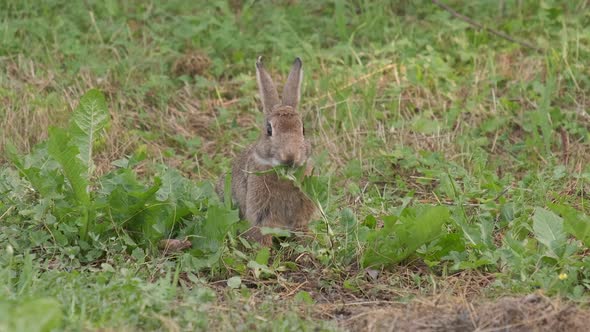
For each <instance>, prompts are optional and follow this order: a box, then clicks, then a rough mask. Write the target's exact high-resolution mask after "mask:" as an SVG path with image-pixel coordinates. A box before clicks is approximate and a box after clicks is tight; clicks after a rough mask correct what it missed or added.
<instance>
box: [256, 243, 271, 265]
mask: <svg viewBox="0 0 590 332" xmlns="http://www.w3.org/2000/svg"><path fill="white" fill-rule="evenodd" d="M269 258H270V249H269V248H268V247H264V248H262V249H260V250H258V252H257V253H256V259H255V260H256V263H258V264H262V265H268V260H269Z"/></svg>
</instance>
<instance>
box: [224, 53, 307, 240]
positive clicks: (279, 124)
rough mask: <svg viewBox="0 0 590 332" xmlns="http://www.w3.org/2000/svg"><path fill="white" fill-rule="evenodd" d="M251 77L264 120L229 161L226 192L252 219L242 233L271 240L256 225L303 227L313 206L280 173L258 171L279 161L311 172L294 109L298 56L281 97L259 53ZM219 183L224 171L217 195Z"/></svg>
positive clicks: (298, 80) (299, 71)
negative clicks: (255, 136) (254, 138)
mask: <svg viewBox="0 0 590 332" xmlns="http://www.w3.org/2000/svg"><path fill="white" fill-rule="evenodd" d="M256 80H257V82H258V89H259V92H260V98H261V99H262V111H263V113H264V123H263V125H262V127H261V135H260V138H259V139H258V141H257V142H256V143H254V144H252V145H251V146H250V147H249V148H247V149H246V150H245V151H244V152H242V154H240V155H239V156H238V157H237V158H236V159H235V160H234V161H233V164H232V181H231V191H232V195H231V196H232V199H233V200H234V202H236V203H237V205H238V208H239V209H240V216H241V217H242V218H245V219H246V220H248V221H249V222H250V224H251V225H252V228H251V229H250V230H249V231H248V232H247V233H246V236H247V237H249V238H251V239H254V240H256V241H258V242H260V243H262V244H263V245H270V244H271V243H272V237H271V236H270V235H264V236H263V235H262V234H261V233H260V227H279V228H287V229H291V230H303V229H305V228H306V227H307V224H308V223H309V221H310V219H311V218H312V217H313V215H314V213H315V211H316V206H315V204H314V203H313V202H312V201H311V200H310V199H309V198H308V197H307V196H306V195H305V194H304V193H303V192H301V190H299V188H297V187H296V186H295V185H294V184H293V183H292V182H291V181H289V180H285V179H280V178H279V177H278V176H277V174H276V173H275V172H273V171H270V172H266V173H262V174H261V172H263V171H267V170H269V169H271V168H272V167H274V166H278V165H286V166H290V167H299V166H303V165H306V172H305V173H306V175H309V174H310V173H311V169H312V168H311V165H310V164H309V163H307V162H308V159H309V157H310V154H311V144H310V143H309V141H308V140H306V139H305V136H304V129H303V121H302V119H301V115H300V114H299V113H298V112H297V105H298V104H299V99H300V95H301V81H302V80H303V70H302V63H301V59H299V58H296V59H295V62H294V63H293V67H292V68H291V73H289V76H288V77H287V82H286V83H285V87H284V89H283V96H282V101H281V100H279V94H278V93H277V89H276V88H275V85H274V83H273V81H272V79H271V78H270V75H269V74H268V73H267V72H266V70H265V69H264V66H263V64H262V57H259V58H258V60H257V61H256ZM255 173H257V174H255ZM224 183H225V176H221V178H220V179H219V182H218V185H217V193H218V194H219V196H220V197H221V198H222V199H223V196H224V195H223V189H224Z"/></svg>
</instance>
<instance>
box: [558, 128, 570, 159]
mask: <svg viewBox="0 0 590 332" xmlns="http://www.w3.org/2000/svg"><path fill="white" fill-rule="evenodd" d="M559 134H560V135H561V148H562V150H563V163H564V164H565V165H567V164H568V161H569V146H570V139H569V137H568V135H567V132H566V131H565V129H564V128H563V127H561V128H559Z"/></svg>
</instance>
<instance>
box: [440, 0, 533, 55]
mask: <svg viewBox="0 0 590 332" xmlns="http://www.w3.org/2000/svg"><path fill="white" fill-rule="evenodd" d="M432 3H434V4H435V5H437V6H439V7H440V8H442V9H444V10H446V11H447V12H449V13H451V15H453V16H454V17H456V18H458V19H460V20H462V21H464V22H467V23H468V24H469V25H471V26H473V27H475V28H477V29H483V30H485V31H487V32H489V33H491V34H493V35H496V36H498V37H500V38H503V39H506V40H508V41H511V42H513V43H516V44H519V45H521V46H524V47H527V48H530V49H533V50H535V51H537V52H540V53H542V52H543V51H544V50H543V49H542V48H540V47H538V46H535V45H533V44H531V43H529V42H527V41H523V40H518V39H515V38H513V37H511V36H510V35H508V34H506V33H504V32H502V31H498V30H495V29H492V28H489V27H486V26H484V25H483V24H481V23H479V22H477V21H474V20H473V19H472V18H470V17H467V16H465V15H463V14H461V13H459V12H457V11H456V10H454V9H453V8H451V7H449V6H448V5H445V4H444V3H441V2H440V1H438V0H432Z"/></svg>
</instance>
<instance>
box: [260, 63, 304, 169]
mask: <svg viewBox="0 0 590 332" xmlns="http://www.w3.org/2000/svg"><path fill="white" fill-rule="evenodd" d="M256 80H257V82H258V89H259V92H260V98H261V100H262V112H263V113H264V123H263V126H262V128H261V129H262V133H261V137H260V140H259V141H258V143H257V144H256V145H255V150H254V159H255V160H256V162H257V163H258V164H261V165H267V166H278V165H285V166H291V167H298V166H301V165H303V164H305V163H306V162H307V159H308V158H309V155H310V152H311V151H310V150H311V146H310V143H309V142H308V141H307V140H306V139H305V136H304V128H303V121H302V118H301V114H299V112H298V111H297V106H298V104H299V98H300V95H301V81H302V80H303V69H302V62H301V59H299V58H296V59H295V61H294V63H293V66H292V68H291V72H290V73H289V76H288V77H287V82H286V83H285V86H284V88H283V95H282V99H279V94H278V92H277V89H276V87H275V85H274V83H273V81H272V79H271V77H270V75H269V74H268V72H267V71H266V70H265V69H264V65H263V63H262V57H259V58H258V60H257V61H256Z"/></svg>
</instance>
